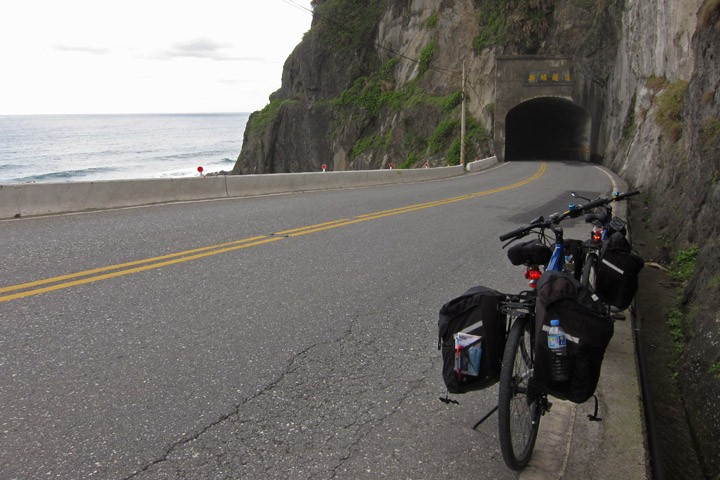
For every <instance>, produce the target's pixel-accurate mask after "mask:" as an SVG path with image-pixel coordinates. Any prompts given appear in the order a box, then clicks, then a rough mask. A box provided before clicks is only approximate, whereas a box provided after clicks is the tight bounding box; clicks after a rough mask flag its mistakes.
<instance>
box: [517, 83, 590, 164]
mask: <svg viewBox="0 0 720 480" xmlns="http://www.w3.org/2000/svg"><path fill="white" fill-rule="evenodd" d="M589 131H590V117H589V115H588V113H587V112H586V111H585V110H584V109H583V108H581V107H578V106H577V105H575V104H574V103H572V102H570V101H569V100H564V99H561V98H552V97H543V98H536V99H533V100H529V101H527V102H523V103H521V104H519V105H518V106H516V107H515V108H513V109H512V110H510V111H509V112H508V114H507V117H506V118H505V159H506V160H507V161H512V160H536V159H542V160H587V158H588V148H589V146H588V137H589Z"/></svg>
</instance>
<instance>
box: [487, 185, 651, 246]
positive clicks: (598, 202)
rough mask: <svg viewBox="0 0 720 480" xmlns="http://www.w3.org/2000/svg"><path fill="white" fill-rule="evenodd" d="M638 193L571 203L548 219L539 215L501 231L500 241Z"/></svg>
mask: <svg viewBox="0 0 720 480" xmlns="http://www.w3.org/2000/svg"><path fill="white" fill-rule="evenodd" d="M639 193H640V190H633V191H631V192H626V193H617V192H615V193H613V194H612V196H610V197H598V198H596V199H595V200H592V201H590V202H588V203H585V204H580V205H572V206H571V208H569V209H568V210H567V211H565V212H563V213H555V214H553V215H551V216H550V219H549V220H544V219H543V217H540V218H539V219H537V220H533V221H532V222H531V223H530V225H527V226H525V227H520V228H516V229H515V230H513V231H510V232H507V233H503V234H502V235H500V241H502V242H504V241H505V240H509V239H511V238H513V239H518V238H522V237H524V236H526V235H528V234H529V233H530V232H531V231H533V230H535V229H536V228H549V227H551V226H552V225H557V224H559V223H560V222H561V221H563V220H565V219H566V218H577V217H579V216H580V215H582V214H583V213H584V212H587V211H589V210H592V209H594V208H597V207H600V206H603V205H607V204H608V203H611V202H619V201H620V200H624V199H625V198H627V197H631V196H633V195H637V194H639Z"/></svg>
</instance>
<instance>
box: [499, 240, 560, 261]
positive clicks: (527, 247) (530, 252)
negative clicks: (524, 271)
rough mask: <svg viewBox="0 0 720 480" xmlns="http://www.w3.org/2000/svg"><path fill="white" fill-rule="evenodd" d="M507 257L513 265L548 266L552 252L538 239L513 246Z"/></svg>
mask: <svg viewBox="0 0 720 480" xmlns="http://www.w3.org/2000/svg"><path fill="white" fill-rule="evenodd" d="M507 256H508V259H509V260H510V263H512V264H513V265H546V264H547V263H548V262H549V261H550V257H551V256H552V250H551V249H550V247H548V246H547V245H543V243H542V242H541V241H540V240H537V239H536V240H530V241H528V242H523V243H518V244H517V245H513V246H512V247H510V248H509V249H508V252H507Z"/></svg>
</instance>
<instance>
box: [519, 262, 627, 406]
mask: <svg viewBox="0 0 720 480" xmlns="http://www.w3.org/2000/svg"><path fill="white" fill-rule="evenodd" d="M553 319H558V320H560V326H561V327H562V329H563V330H564V331H565V339H566V345H567V365H568V380H567V381H565V382H561V383H557V382H554V381H553V376H552V352H551V351H550V348H549V347H548V338H547V337H548V330H549V328H550V321H551V320H553ZM613 333H614V326H613V321H612V319H611V318H609V317H607V316H606V315H605V314H604V313H603V308H602V306H601V305H600V304H599V303H597V302H596V301H595V300H594V299H593V296H592V292H590V291H589V290H588V288H587V287H585V286H584V285H582V284H581V283H580V282H578V281H577V280H575V279H574V278H573V277H572V275H569V274H566V273H562V272H556V271H552V270H549V271H546V272H545V273H543V276H542V277H541V278H540V280H539V281H538V288H537V298H536V302H535V363H534V370H533V377H532V380H531V385H532V387H533V388H537V389H538V390H540V391H542V392H545V393H548V394H550V395H552V396H554V397H556V398H559V399H562V400H569V401H571V402H575V403H583V402H585V401H587V400H588V399H589V398H590V397H591V396H592V395H593V394H594V393H595V389H596V388H597V384H598V381H599V380H600V370H601V367H602V362H603V358H604V356H605V350H606V349H607V346H608V344H609V343H610V339H611V338H612V336H613Z"/></svg>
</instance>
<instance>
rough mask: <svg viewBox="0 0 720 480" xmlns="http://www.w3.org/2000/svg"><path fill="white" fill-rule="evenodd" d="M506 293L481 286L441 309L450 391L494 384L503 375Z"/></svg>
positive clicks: (445, 377)
mask: <svg viewBox="0 0 720 480" xmlns="http://www.w3.org/2000/svg"><path fill="white" fill-rule="evenodd" d="M503 297H504V295H503V294H502V293H500V292H498V291H496V290H492V289H490V288H487V287H483V286H478V287H473V288H471V289H469V290H468V291H466V292H465V293H464V294H462V295H461V296H459V297H457V298H455V299H453V300H450V301H449V302H447V303H446V304H445V305H443V306H442V308H441V309H440V314H439V318H438V349H442V357H443V372H442V375H443V380H444V381H445V385H446V386H447V389H448V392H450V393H465V392H469V391H472V390H481V389H483V388H487V387H489V386H491V385H494V384H495V383H496V382H497V381H498V380H499V379H500V367H501V366H502V355H503V350H505V316H504V315H502V314H501V313H500V302H501V300H502V299H503Z"/></svg>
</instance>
